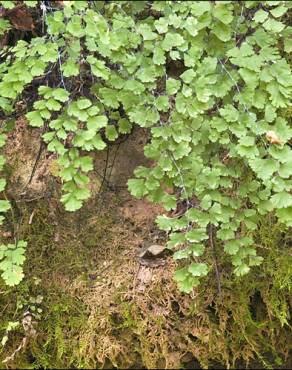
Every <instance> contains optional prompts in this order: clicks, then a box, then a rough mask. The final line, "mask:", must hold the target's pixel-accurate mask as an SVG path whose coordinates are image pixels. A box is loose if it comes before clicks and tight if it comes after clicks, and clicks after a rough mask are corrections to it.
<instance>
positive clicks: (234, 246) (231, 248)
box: [224, 239, 240, 255]
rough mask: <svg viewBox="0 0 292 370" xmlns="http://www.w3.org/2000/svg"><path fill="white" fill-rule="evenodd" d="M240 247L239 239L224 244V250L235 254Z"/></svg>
mask: <svg viewBox="0 0 292 370" xmlns="http://www.w3.org/2000/svg"><path fill="white" fill-rule="evenodd" d="M239 248H240V241H239V240H236V239H235V240H229V241H228V242H226V243H225V244H224V251H225V252H226V253H228V254H231V255H235V254H236V253H237V252H238V251H239Z"/></svg>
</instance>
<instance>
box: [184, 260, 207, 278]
mask: <svg viewBox="0 0 292 370" xmlns="http://www.w3.org/2000/svg"><path fill="white" fill-rule="evenodd" d="M188 272H189V273H191V274H192V275H193V276H206V275H207V274H208V267H207V265H206V264H205V263H192V264H191V265H190V266H189V267H188Z"/></svg>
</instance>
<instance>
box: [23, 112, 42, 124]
mask: <svg viewBox="0 0 292 370" xmlns="http://www.w3.org/2000/svg"><path fill="white" fill-rule="evenodd" d="M26 118H27V119H28V121H29V124H30V126H32V127H42V126H43V125H44V120H43V119H42V117H41V115H40V113H39V112H38V111H33V112H29V113H27V114H26Z"/></svg>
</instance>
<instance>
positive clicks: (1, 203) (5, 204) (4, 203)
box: [0, 200, 11, 212]
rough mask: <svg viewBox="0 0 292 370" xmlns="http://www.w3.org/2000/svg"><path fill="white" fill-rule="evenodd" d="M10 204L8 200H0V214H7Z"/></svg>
mask: <svg viewBox="0 0 292 370" xmlns="http://www.w3.org/2000/svg"><path fill="white" fill-rule="evenodd" d="M10 207H11V206H10V203H9V201H8V200H0V212H6V211H8V210H9V209H10Z"/></svg>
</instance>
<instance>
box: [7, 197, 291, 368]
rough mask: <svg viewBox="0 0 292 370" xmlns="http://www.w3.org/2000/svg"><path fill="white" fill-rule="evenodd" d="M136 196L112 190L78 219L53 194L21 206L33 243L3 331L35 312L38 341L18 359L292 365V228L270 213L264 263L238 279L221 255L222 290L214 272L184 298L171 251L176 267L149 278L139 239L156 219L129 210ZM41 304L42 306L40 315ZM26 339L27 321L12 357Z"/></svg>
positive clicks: (18, 362) (22, 363) (36, 364)
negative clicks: (144, 220)
mask: <svg viewBox="0 0 292 370" xmlns="http://www.w3.org/2000/svg"><path fill="white" fill-rule="evenodd" d="M128 198H129V196H128V195H125V194H124V193H121V194H118V195H117V194H116V195H114V194H113V193H107V194H106V195H105V202H106V203H107V204H109V205H110V206H108V207H106V208H104V210H103V211H102V213H101V214H100V215H99V216H96V214H95V210H96V204H94V203H91V204H90V206H89V205H88V206H87V207H85V208H84V209H83V210H81V211H79V212H77V213H76V214H74V215H68V214H66V215H65V214H64V213H62V211H60V210H58V211H54V212H53V211H52V207H51V206H50V205H49V203H48V202H47V201H44V200H43V201H39V202H37V203H34V204H32V203H28V204H26V205H25V206H23V207H22V210H23V215H22V218H23V221H22V224H21V225H22V226H21V228H22V230H21V234H22V235H24V236H25V237H26V240H28V241H29V244H28V245H29V248H28V256H27V258H28V260H29V261H30V263H29V264H27V265H26V279H25V280H24V281H23V282H22V283H21V284H20V285H19V286H18V287H17V288H14V289H10V290H7V288H5V293H4V289H1V293H2V294H1V295H0V301H1V302H0V303H1V307H2V310H1V334H2V335H4V334H5V329H6V327H7V324H8V322H9V321H18V320H19V321H20V322H21V320H22V318H23V314H24V312H27V311H28V310H30V311H31V312H32V313H33V315H34V317H35V321H36V323H35V329H36V331H37V336H36V337H35V338H29V340H28V344H27V346H26V348H25V349H24V350H22V351H20V352H19V353H17V355H16V356H15V357H14V359H13V360H11V361H9V362H8V363H7V366H8V367H10V368H70V367H71V368H72V367H74V368H82V367H88V368H113V367H117V368H131V367H133V368H134V367H143V368H157V367H160V368H178V367H183V368H212V367H213V366H219V365H220V366H225V367H234V366H241V367H247V368H253V367H254V366H265V367H267V368H275V367H276V368H279V367H283V368H289V367H291V352H290V353H289V343H291V339H292V338H291V330H290V329H291V326H290V325H291V317H290V312H291V304H292V302H291V275H292V270H291V255H290V252H289V248H288V246H289V243H291V235H289V233H287V230H285V229H284V228H283V227H282V226H280V225H278V224H277V223H275V219H274V218H273V217H272V216H270V217H269V218H265V219H263V220H262V222H261V224H260V228H259V229H258V231H257V232H256V238H255V239H256V243H257V245H258V246H259V247H261V248H262V253H263V255H264V256H265V258H264V263H263V264H262V266H260V267H258V268H257V269H255V270H254V271H253V272H252V273H251V274H249V275H248V276H246V277H244V278H241V279H239V280H237V281H236V280H234V281H230V280H229V279H228V278H227V276H229V271H227V267H226V265H225V261H224V260H222V261H220V270H221V278H222V295H221V296H220V297H219V296H218V293H217V285H216V279H215V277H214V276H210V278H209V280H208V281H206V283H205V284H204V285H203V286H200V288H199V289H198V290H197V291H194V293H193V294H192V295H190V296H189V295H184V294H182V293H180V292H179V291H178V289H177V287H176V285H175V283H174V282H173V280H172V273H173V270H174V268H175V262H174V261H173V260H172V259H171V258H167V259H166V264H167V268H165V266H162V267H158V268H155V269H150V268H146V269H148V273H150V274H151V279H150V280H149V279H148V280H149V281H146V282H145V281H143V277H142V278H141V279H140V280H139V276H138V275H137V272H138V271H139V269H141V267H139V263H138V261H137V259H136V258H135V254H136V251H137V245H139V243H140V242H141V240H143V239H145V235H146V234H147V232H148V231H149V230H150V229H152V228H153V225H148V226H149V228H148V230H145V229H144V228H140V227H139V225H138V223H137V222H136V221H135V219H132V220H130V219H129V218H125V217H124V216H123V214H122V212H120V210H121V208H122V207H123V206H124V204H125V202H127V201H128ZM131 201H132V200H131ZM50 202H51V201H50ZM134 202H135V201H134ZM32 212H34V217H33V221H32V222H29V219H30V217H31V214H32ZM8 222H9V220H8ZM142 233H143V235H142ZM148 237H149V234H148ZM137 276H138V278H137ZM141 286H142V289H141ZM37 296H41V297H43V301H42V302H41V303H40V304H39V305H38V304H35V303H32V302H35V297H37ZM34 306H35V308H34V310H38V309H41V310H42V312H41V313H38V312H37V311H32V307H34ZM34 312H35V313H34ZM23 337H24V332H23V330H22V329H21V325H20V326H19V327H18V328H17V329H15V330H14V331H12V332H10V333H9V339H8V342H7V344H6V345H5V346H4V348H2V349H1V354H0V359H1V361H3V360H5V358H7V356H9V355H11V354H12V353H13V351H15V349H16V348H17V347H18V345H19V344H20V343H21V341H22V339H23Z"/></svg>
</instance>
